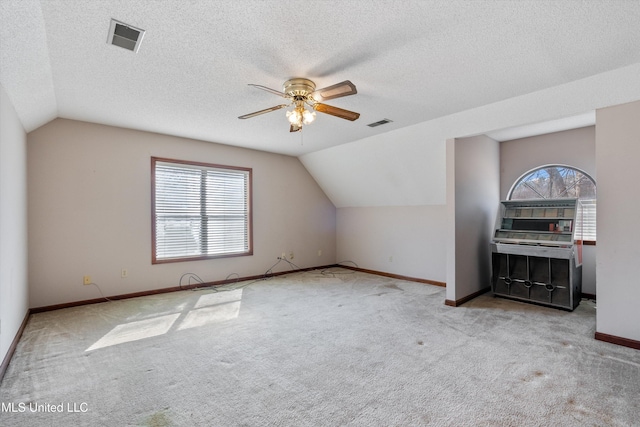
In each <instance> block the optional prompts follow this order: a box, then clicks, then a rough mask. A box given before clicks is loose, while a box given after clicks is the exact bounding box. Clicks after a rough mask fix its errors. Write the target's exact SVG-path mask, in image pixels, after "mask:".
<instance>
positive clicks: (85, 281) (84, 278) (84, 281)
mask: <svg viewBox="0 0 640 427" xmlns="http://www.w3.org/2000/svg"><path fill="white" fill-rule="evenodd" d="M82 284H83V285H90V284H91V276H82Z"/></svg>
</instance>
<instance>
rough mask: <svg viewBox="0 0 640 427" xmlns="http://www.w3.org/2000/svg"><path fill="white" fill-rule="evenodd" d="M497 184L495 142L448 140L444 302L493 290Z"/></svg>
mask: <svg viewBox="0 0 640 427" xmlns="http://www.w3.org/2000/svg"><path fill="white" fill-rule="evenodd" d="M499 183H500V149H499V143H498V142H497V141H494V140H493V139H491V138H489V137H487V136H484V135H483V136H476V137H471V138H460V139H449V140H448V141H447V212H448V216H447V220H448V223H447V230H448V238H447V245H446V253H447V292H446V294H447V300H450V301H458V300H460V299H463V298H465V297H467V296H469V295H471V294H473V293H474V292H477V291H480V290H482V289H484V288H487V287H489V286H491V280H490V279H491V251H490V248H489V243H490V241H491V237H492V234H493V226H494V224H495V219H496V215H497V211H498V202H499V201H500V184H499Z"/></svg>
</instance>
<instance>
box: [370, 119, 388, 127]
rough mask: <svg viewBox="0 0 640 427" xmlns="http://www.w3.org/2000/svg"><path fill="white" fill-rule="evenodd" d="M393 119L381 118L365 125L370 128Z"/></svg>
mask: <svg viewBox="0 0 640 427" xmlns="http://www.w3.org/2000/svg"><path fill="white" fill-rule="evenodd" d="M392 121H393V120H389V119H382V120H380V121H377V122H374V123H369V124H368V125H367V126H369V127H370V128H374V127H376V126H382V125H386V124H387V123H391V122H392Z"/></svg>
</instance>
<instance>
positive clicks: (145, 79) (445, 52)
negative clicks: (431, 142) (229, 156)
mask: <svg viewBox="0 0 640 427" xmlns="http://www.w3.org/2000/svg"><path fill="white" fill-rule="evenodd" d="M0 13H1V15H0V18H1V22H2V25H1V28H0V35H1V37H2V38H1V40H0V41H1V46H0V48H1V49H0V55H1V56H0V60H1V62H0V83H1V84H2V86H3V87H4V89H5V90H6V92H7V94H8V96H9V97H10V99H11V101H12V103H13V104H14V106H15V108H16V111H17V112H18V115H19V117H20V118H21V120H22V122H23V124H24V126H25V128H26V130H27V131H31V130H33V129H35V128H37V127H39V126H41V125H43V124H44V123H46V122H47V121H49V120H51V119H53V118H55V117H64V118H70V119H76V120H84V121H89V122H94V123H102V124H107V125H115V126H121V127H127V128H134V129H141V130H146V131H153V132H160V133H165V134H170V135H176V136H183V137H190V138H196V139H201V140H205V141H212V142H218V143H224V144H232V145H238V146H243V147H249V148H255V149H260V150H266V151H272V152H277V153H284V154H290V155H302V154H305V153H310V152H314V151H317V150H321V149H325V148H328V147H332V146H336V145H340V144H344V143H348V142H352V141H356V140H361V139H363V138H367V137H370V136H373V135H376V134H379V133H384V132H388V131H390V130H393V129H399V128H402V127H406V126H410V125H413V124H416V123H420V122H424V121H428V120H433V119H435V118H438V117H443V116H447V115H450V114H453V113H457V112H460V111H465V110H469V109H472V108H476V107H479V106H483V105H487V104H491V103H495V102H498V101H502V100H505V99H509V98H513V97H516V96H520V95H524V94H528V93H531V92H535V91H539V90H543V89H546V88H549V87H554V86H558V85H562V84H565V83H568V82H572V81H575V80H578V79H582V78H585V77H588V76H592V75H596V74H599V73H603V72H606V71H609V70H614V69H617V68H621V67H624V66H627V65H630V64H634V63H638V62H640V48H639V46H640V25H639V23H640V2H639V1H595V0H594V1H586V2H575V1H561V0H559V1H511V2H505V1H474V2H471V1H448V0H447V1H406V0H405V1H394V0H377V1H373V0H369V1H364V0H363V1H344V0H341V1H309V0H304V1H295V0H281V1H242V0H236V1H205V0H191V1H188V0H179V1H171V0H164V1H162V2H160V1H156V0H122V1H119V0H100V1H95V0H76V1H68V0H41V1H38V0H2V1H1V2H0ZM111 18H115V19H117V20H120V21H123V22H126V23H128V24H130V25H133V26H136V27H139V28H142V29H144V30H146V34H145V36H144V40H143V42H142V45H141V47H140V50H139V52H138V53H133V52H130V51H127V50H124V49H122V48H119V47H115V46H112V45H109V44H107V43H106V40H107V31H108V29H109V21H110V19H111ZM291 77H307V78H310V79H312V80H314V81H315V82H316V84H317V85H318V87H323V86H328V85H331V84H334V83H337V82H340V81H342V80H346V79H349V80H351V81H352V82H353V83H354V84H355V85H356V86H357V88H358V94H357V95H355V96H351V97H345V98H339V99H334V100H332V101H329V102H327V103H329V104H331V105H335V106H337V107H342V108H346V109H349V110H354V111H357V112H359V113H361V116H360V119H359V120H357V121H355V122H349V121H345V120H341V119H338V118H335V117H332V116H328V115H324V114H321V113H318V118H317V120H316V122H315V123H313V124H311V125H309V126H306V127H305V128H304V131H303V133H293V134H290V133H289V132H288V123H287V121H286V118H285V114H284V111H283V110H280V111H275V112H272V113H269V114H265V115H262V116H259V117H255V118H252V119H248V120H239V119H237V117H238V116H239V115H242V114H246V113H250V112H253V111H256V110H260V109H264V108H267V107H271V106H274V105H277V104H280V103H282V99H281V98H279V97H277V96H275V95H273V94H270V93H268V92H265V91H260V90H257V89H255V88H252V87H250V86H248V85H247V84H248V83H254V84H260V85H264V86H267V87H271V88H274V89H281V86H282V83H283V82H284V81H285V80H287V79H288V78H291ZM383 118H388V119H391V120H393V123H391V124H388V125H385V126H381V127H377V128H370V127H367V126H366V125H367V124H368V123H371V122H375V121H378V120H381V119H383Z"/></svg>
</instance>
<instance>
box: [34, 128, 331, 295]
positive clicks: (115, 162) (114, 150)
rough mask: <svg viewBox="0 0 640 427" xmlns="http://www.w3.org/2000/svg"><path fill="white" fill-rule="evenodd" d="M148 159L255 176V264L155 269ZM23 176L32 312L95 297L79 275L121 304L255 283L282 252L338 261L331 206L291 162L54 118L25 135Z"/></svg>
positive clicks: (303, 259)
mask: <svg viewBox="0 0 640 427" xmlns="http://www.w3.org/2000/svg"><path fill="white" fill-rule="evenodd" d="M151 156H158V157H167V158H174V159H182V160H194V161H201V162H209V163H216V164H223V165H233V166H243V167H251V168H253V237H254V255H253V256H247V257H237V258H224V259H217V260H205V261H192V262H181V263H170V264H159V265H152V264H151V205H150V204H151V189H150V158H151ZM28 167H29V174H28V185H29V245H30V246H29V274H30V290H31V298H30V305H31V307H40V306H47V305H53V304H58V303H64V302H71V301H81V300H87V299H92V298H98V297H99V296H100V294H99V292H98V289H96V287H94V286H83V285H82V277H83V276H84V275H89V276H91V278H92V280H93V281H94V282H95V283H97V284H98V285H99V286H100V289H101V290H102V292H103V293H104V294H105V295H120V294H126V293H132V292H139V291H147V290H153V289H161V288H167V287H172V286H176V285H178V282H179V279H180V277H181V275H182V274H184V273H188V272H190V273H195V274H197V275H198V276H200V277H201V278H202V279H203V280H205V281H215V280H222V279H225V278H226V277H227V276H229V275H231V274H233V273H237V274H238V275H239V276H251V275H260V274H263V273H265V272H266V271H267V269H268V268H269V267H270V266H272V265H273V264H274V263H275V262H277V257H278V256H280V255H281V253H282V252H287V253H290V252H291V251H293V253H294V259H293V260H292V262H294V263H295V264H296V265H297V266H299V267H300V268H305V267H313V266H321V265H327V264H332V263H334V262H335V261H336V249H335V247H336V243H335V234H336V231H335V230H336V223H335V221H336V220H335V215H336V213H335V207H334V206H333V204H332V203H331V202H330V201H329V199H328V198H327V197H326V196H325V194H324V193H323V192H322V190H321V189H320V188H319V187H318V185H317V184H316V182H315V181H314V180H313V179H312V178H311V176H310V175H309V174H308V173H307V171H306V170H305V169H304V167H303V166H302V164H301V163H300V161H299V160H298V159H296V158H294V157H289V156H283V155H277V154H269V153H266V152H260V151H254V150H247V149H241V148H236V147H231V146H225V145H220V144H212V143H208V142H202V141H197V140H190V139H183V138H177V137H171V136H166V135H160V134H154V133H147V132H140V131H133V130H127V129H121V128H116V127H109V126H102V125H96V124H91V123H85V122H77V121H72V120H65V119H57V120H54V121H53V122H51V123H49V124H47V125H45V126H43V127H42V128H39V129H37V130H35V131H33V132H31V133H30V134H29V135H28ZM318 250H322V256H318ZM122 268H126V269H128V273H129V275H128V277H127V278H121V277H120V271H121V269H122ZM289 269H290V267H289V266H288V265H287V264H284V263H281V264H280V265H279V266H277V267H276V268H275V269H274V271H285V270H289ZM233 277H235V276H233Z"/></svg>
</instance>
